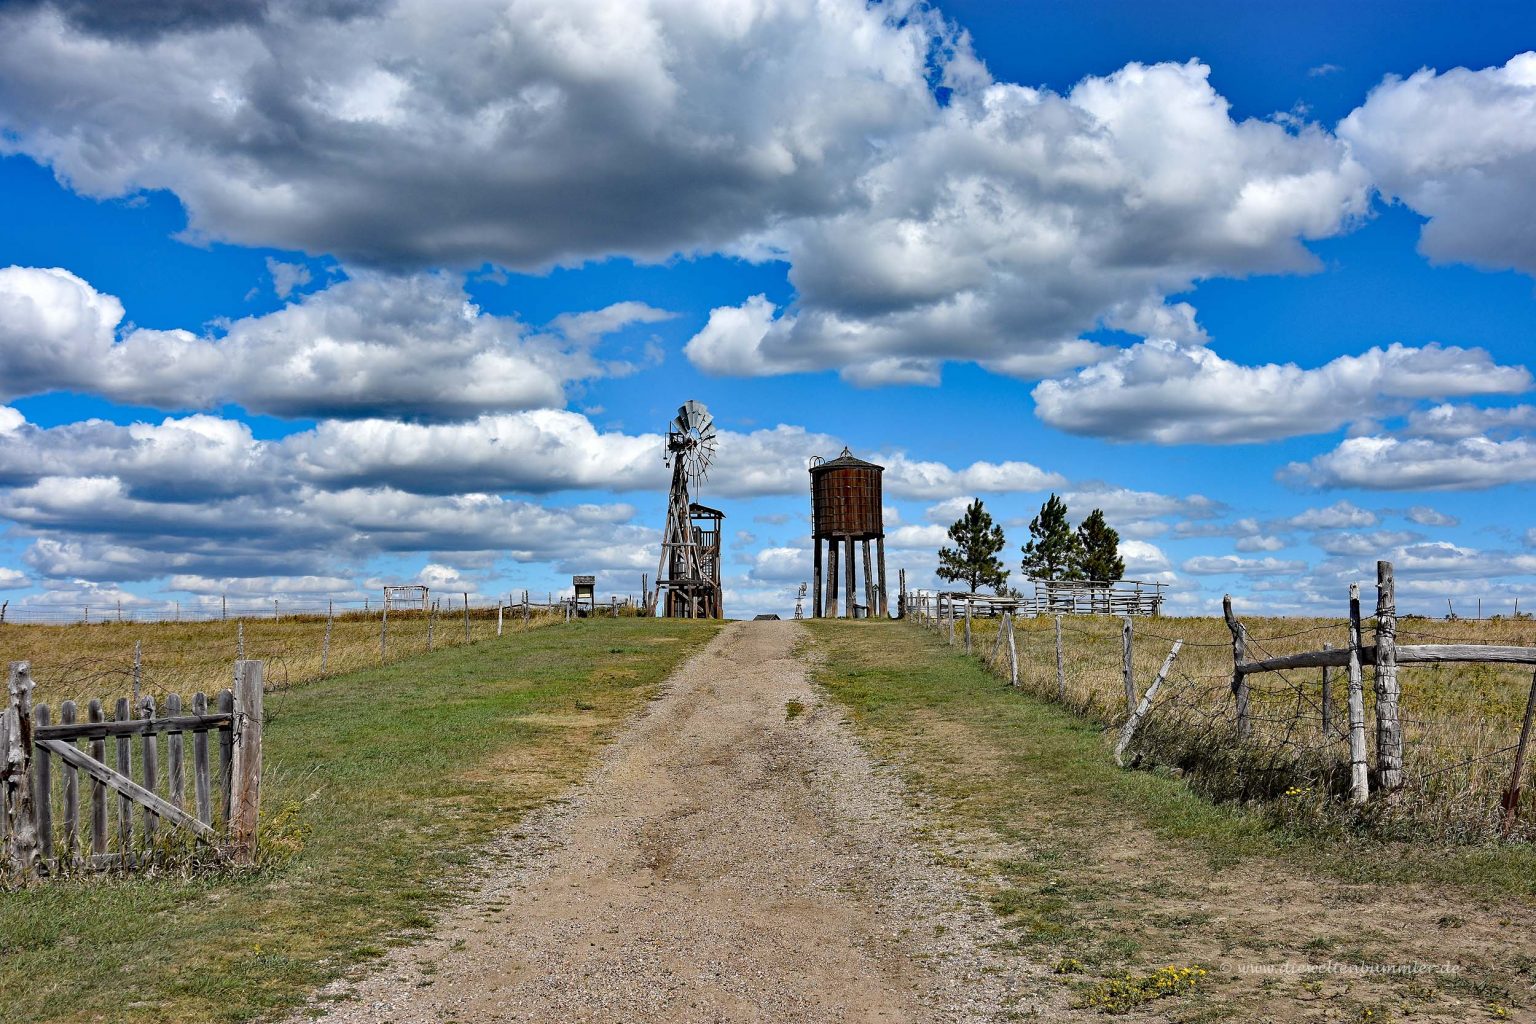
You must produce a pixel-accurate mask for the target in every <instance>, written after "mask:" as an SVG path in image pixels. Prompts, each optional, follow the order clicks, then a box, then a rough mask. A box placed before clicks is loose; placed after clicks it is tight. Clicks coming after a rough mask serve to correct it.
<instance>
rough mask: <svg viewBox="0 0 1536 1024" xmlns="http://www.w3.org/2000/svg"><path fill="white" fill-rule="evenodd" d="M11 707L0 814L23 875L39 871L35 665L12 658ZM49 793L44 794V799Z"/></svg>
mask: <svg viewBox="0 0 1536 1024" xmlns="http://www.w3.org/2000/svg"><path fill="white" fill-rule="evenodd" d="M6 688H7V690H8V692H9V694H10V706H9V707H8V708H6V711H5V728H4V729H3V730H0V732H4V733H5V750H4V758H5V763H4V766H3V769H4V775H5V780H4V785H3V787H0V815H4V814H7V813H8V814H9V815H10V817H11V822H10V824H11V835H10V839H11V849H10V854H11V864H12V866H13V867H14V868H15V870H16V873H17V874H18V875H20V876H21V877H22V878H36V877H37V876H38V874H39V867H38V865H39V856H38V851H37V821H36V819H35V817H34V815H35V813H36V812H35V811H34V810H33V806H32V665H31V663H30V662H25V661H13V662H11V666H10V678H9V680H8V681H7V687H6ZM46 798H47V795H46V794H44V799H46Z"/></svg>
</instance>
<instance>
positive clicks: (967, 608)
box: [965, 599, 971, 654]
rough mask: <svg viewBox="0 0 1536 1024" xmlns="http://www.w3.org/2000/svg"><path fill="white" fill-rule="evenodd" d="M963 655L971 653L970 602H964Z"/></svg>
mask: <svg viewBox="0 0 1536 1024" xmlns="http://www.w3.org/2000/svg"><path fill="white" fill-rule="evenodd" d="M965 653H966V654H970V653H971V602H970V600H969V599H967V600H966V602H965Z"/></svg>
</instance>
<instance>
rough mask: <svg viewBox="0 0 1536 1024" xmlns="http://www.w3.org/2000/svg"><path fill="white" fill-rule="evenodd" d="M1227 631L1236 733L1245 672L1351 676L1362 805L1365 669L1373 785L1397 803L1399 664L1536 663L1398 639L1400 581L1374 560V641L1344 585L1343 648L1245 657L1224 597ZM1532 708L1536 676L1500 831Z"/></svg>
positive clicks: (1352, 590)
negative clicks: (1369, 673) (1315, 671)
mask: <svg viewBox="0 0 1536 1024" xmlns="http://www.w3.org/2000/svg"><path fill="white" fill-rule="evenodd" d="M1222 611H1223V614H1224V615H1225V616H1226V620H1227V628H1228V629H1229V630H1231V632H1232V693H1233V697H1234V699H1235V701H1236V705H1237V716H1238V731H1239V733H1240V734H1246V732H1247V731H1248V727H1249V726H1248V677H1249V676H1250V675H1253V674H1255V673H1258V672H1282V671H1286V670H1289V669H1303V668H1320V669H1322V670H1323V673H1324V675H1323V680H1324V686H1328V685H1330V682H1331V681H1330V679H1329V676H1328V670H1329V669H1332V668H1343V669H1345V670H1346V671H1347V673H1348V680H1349V695H1348V702H1347V707H1348V709H1349V710H1348V714H1349V761H1350V799H1351V800H1352V801H1353V802H1355V803H1364V802H1365V801H1366V800H1368V799H1369V798H1370V793H1371V774H1372V773H1371V772H1370V771H1369V768H1368V765H1367V763H1366V735H1365V730H1366V722H1365V684H1364V678H1363V676H1364V673H1363V667H1364V666H1365V665H1370V666H1372V668H1373V669H1374V673H1373V674H1374V696H1375V698H1376V699H1375V706H1376V716H1375V717H1376V721H1375V727H1376V771H1375V773H1374V774H1375V782H1376V786H1377V787H1378V788H1379V789H1380V791H1381V794H1382V796H1383V797H1384V798H1385V799H1386V800H1388V801H1389V802H1390V801H1393V800H1396V799H1397V798H1398V796H1399V794H1400V793H1401V791H1402V786H1403V779H1404V771H1403V726H1402V721H1401V719H1400V706H1401V701H1402V689H1401V686H1400V684H1399V682H1398V675H1397V669H1398V666H1399V665H1433V664H1448V663H1461V664H1477V663H1484V664H1502V665H1531V666H1536V647H1509V646H1498V645H1492V644H1399V643H1398V642H1397V585H1396V581H1395V578H1394V574H1393V570H1392V563H1391V562H1387V561H1380V562H1377V563H1376V630H1375V637H1374V639H1375V643H1373V644H1369V645H1367V644H1364V643H1362V642H1361V640H1362V636H1363V629H1362V620H1361V614H1360V585H1359V584H1357V583H1352V584H1350V587H1349V643H1348V644H1347V645H1346V646H1345V647H1344V649H1342V650H1338V649H1334V648H1332V647H1324V648H1323V649H1322V650H1320V651H1304V652H1302V653H1300V654H1288V655H1285V656H1283V657H1278V658H1262V659H1250V658H1249V657H1248V656H1247V631H1246V630H1245V629H1244V628H1243V624H1242V623H1241V622H1240V621H1238V619H1237V617H1236V616H1235V615H1234V614H1233V613H1232V598H1231V596H1230V595H1229V596H1227V597H1226V598H1225V599H1224V600H1223V601H1222ZM1533 713H1536V674H1533V677H1532V682H1531V694H1530V697H1529V698H1528V699H1527V701H1526V708H1525V720H1524V726H1523V727H1522V729H1521V731H1520V739H1519V741H1518V743H1517V745H1516V748H1515V765H1514V772H1513V774H1512V775H1511V778H1510V781H1509V786H1508V788H1507V790H1506V791H1505V794H1504V801H1503V802H1504V810H1505V822H1504V827H1505V831H1506V832H1507V831H1509V829H1510V828H1511V827H1512V826H1513V824H1514V815H1515V809H1516V808H1517V807H1518V805H1519V802H1520V789H1521V780H1522V778H1523V776H1524V771H1525V760H1526V752H1527V749H1528V747H1529V744H1530V740H1531V719H1532V717H1533Z"/></svg>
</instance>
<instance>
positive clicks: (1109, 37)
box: [0, 0, 1536, 615]
mask: <svg viewBox="0 0 1536 1024" xmlns="http://www.w3.org/2000/svg"><path fill="white" fill-rule="evenodd" d="M1533 50H1536V12H1532V10H1531V9H1530V5H1528V4H1525V5H1517V4H1480V5H1478V6H1477V7H1476V8H1475V9H1473V10H1470V11H1469V10H1467V9H1466V8H1464V7H1452V6H1451V5H1449V4H1428V3H1421V4H1412V5H1407V6H1405V5H1402V4H1390V5H1389V4H1374V3H1364V4H1353V5H1338V4H1321V3H1316V4H1287V5H1273V4H1251V5H1239V6H1233V7H1230V8H1227V9H1223V10H1222V11H1220V12H1219V13H1217V12H1215V10H1214V9H1213V8H1211V7H1210V5H1205V4H1156V5H1147V4H1139V5H1132V4H1096V5H1083V4H1064V3H1063V4H1033V5H1023V4H1002V3H980V2H951V3H943V4H938V5H934V6H929V5H923V4H917V3H912V2H909V0H898V2H890V3H886V4H879V5H871V6H866V5H864V4H863V3H859V2H842V0H822V2H819V3H817V2H812V0H773V2H769V0H760V2H753V3H748V2H745V0H742V2H739V3H734V2H723V0H711V2H704V0H653V2H646V3H634V2H628V3H622V4H621V3H617V2H608V0H584V2H581V3H556V2H554V0H503V2H497V3H489V2H486V3H480V2H473V3H471V2H465V3H460V4H453V5H442V4H436V5H434V4H426V3H415V2H406V0H400V2H389V3H385V2H379V3H368V2H360V3H357V4H351V5H340V6H338V5H328V4H320V3H311V2H307V0H271V2H269V3H236V4H230V5H225V6H223V7H220V8H217V9H213V13H210V9H209V8H207V7H206V5H202V4H180V3H178V2H176V0H155V2H144V3H134V4H121V3H119V4H110V5H109V4H93V3H89V2H85V0H67V2H66V0H60V2H57V3H37V2H28V3H22V4H13V5H10V6H8V7H7V8H6V9H5V10H4V11H0V154H3V155H0V403H4V404H3V407H0V489H3V491H4V494H3V495H0V497H3V504H0V521H3V523H4V528H3V532H0V587H3V588H5V589H4V590H3V591H0V600H9V601H10V602H11V604H12V606H36V607H37V608H55V607H57V608H64V607H76V606H81V605H86V604H91V605H94V606H95V607H98V608H100V607H104V606H106V607H110V606H111V605H113V604H115V602H117V601H119V600H121V601H123V602H124V603H125V606H129V607H132V606H136V605H138V606H143V607H145V608H152V607H162V606H164V605H165V604H166V603H167V602H171V601H176V602H180V603H181V605H182V606H183V607H199V606H201V607H213V606H215V605H217V603H218V602H219V601H221V600H222V599H223V598H224V597H225V596H226V595H227V596H228V598H229V600H230V601H231V602H232V603H235V604H236V605H238V604H240V603H242V602H246V603H250V604H252V605H253V606H254V605H262V604H264V603H265V602H266V601H268V600H269V599H270V598H271V597H272V596H278V597H280V598H281V599H283V600H286V601H289V602H290V603H311V604H314V603H321V602H324V601H326V600H330V599H335V600H339V601H361V600H362V599H363V597H364V596H365V595H371V594H375V593H376V592H377V587H378V586H380V585H381V584H382V583H384V582H415V581H417V580H421V581H423V582H427V583H429V584H431V585H433V586H438V587H442V588H445V589H448V590H451V591H458V590H463V589H468V590H472V591H473V592H475V593H476V594H478V595H481V596H483V597H489V596H491V595H495V594H502V593H508V592H513V591H520V590H521V589H523V588H525V587H527V588H529V589H532V590H533V591H535V592H543V591H547V590H553V591H559V590H560V589H562V587H565V586H568V583H569V576H570V575H571V574H572V573H573V572H596V573H597V574H598V575H599V576H600V583H599V589H600V590H602V591H603V592H604V593H608V592H618V593H633V592H636V591H638V588H639V576H640V573H642V572H650V573H654V571H655V561H656V548H655V545H656V543H657V541H658V534H659V529H660V526H661V522H660V518H661V515H662V510H663V499H664V494H663V492H662V488H663V487H664V485H665V471H664V469H663V467H662V465H661V459H660V440H659V437H658V432H659V431H660V430H662V429H663V428H664V425H665V423H666V421H667V419H668V418H669V417H670V416H671V415H672V413H673V412H674V411H675V409H676V407H677V406H678V405H679V404H680V403H681V402H683V401H684V400H686V399H689V398H695V399H698V400H701V401H703V402H705V403H706V404H707V405H708V406H709V407H710V409H711V410H712V411H713V412H714V414H715V416H716V420H717V422H718V423H719V424H720V425H721V427H722V428H723V429H724V430H725V431H726V434H725V438H724V441H723V443H722V446H721V451H720V461H719V464H718V465H717V466H716V468H715V470H714V472H713V474H712V477H711V481H710V483H709V485H708V486H707V488H706V492H705V494H703V495H701V496H700V497H702V499H703V500H705V501H707V502H709V503H710V504H713V505H717V506H719V507H721V508H722V509H723V510H725V511H726V512H727V514H728V519H727V527H728V531H727V563H728V576H729V578H728V581H727V588H726V589H727V605H728V611H729V612H730V613H731V614H735V615H745V614H751V613H755V612H758V611H780V612H786V611H788V609H789V607H790V605H791V604H792V601H793V598H792V595H793V592H794V589H795V587H796V586H797V585H798V583H799V582H800V581H801V580H804V579H806V578H808V575H809V571H810V567H809V552H808V538H807V536H806V525H807V524H806V521H805V514H806V511H807V504H808V502H807V497H806V494H805V475H804V466H805V459H806V458H807V457H809V456H812V455H824V456H831V455H835V454H836V453H837V451H838V450H840V449H841V447H842V446H843V445H845V444H846V445H849V446H850V447H851V448H852V449H853V451H854V452H855V453H856V454H859V455H861V456H863V457H867V458H874V459H877V460H879V461H883V462H884V463H885V464H886V465H887V466H888V467H889V469H888V473H887V490H888V492H889V493H888V505H889V518H888V523H887V529H888V532H889V534H890V539H889V541H888V546H889V548H890V551H891V555H890V561H891V563H892V571H893V575H894V569H895V568H896V567H898V566H902V567H905V568H907V569H908V572H909V576H910V577H911V578H912V579H913V580H914V581H915V582H917V583H919V584H927V583H931V582H932V577H931V575H930V574H931V571H932V568H933V564H934V553H935V551H936V549H937V547H938V545H939V544H940V543H941V542H942V534H943V527H944V526H945V525H947V524H948V522H949V521H951V520H952V519H953V518H954V517H955V514H956V512H957V505H958V504H959V503H960V502H961V499H964V498H968V497H970V496H978V497H981V498H982V499H984V500H985V501H986V503H987V505H988V507H989V508H990V509H991V510H992V511H993V513H994V515H995V516H996V517H997V518H998V519H999V520H1000V521H1002V522H1004V523H1005V524H1006V526H1007V529H1008V536H1009V540H1010V545H1009V549H1008V550H1009V557H1010V561H1011V562H1012V563H1013V564H1014V565H1015V568H1016V564H1017V550H1018V545H1019V544H1021V543H1023V541H1024V540H1025V539H1026V529H1025V523H1026V522H1027V520H1028V518H1029V517H1030V515H1031V514H1032V513H1033V512H1034V511H1035V510H1036V509H1038V507H1039V505H1040V503H1041V502H1042V501H1043V500H1044V499H1045V497H1046V496H1047V495H1048V494H1049V493H1051V492H1052V491H1055V492H1059V493H1065V494H1066V495H1067V498H1068V502H1069V505H1070V507H1071V509H1072V510H1073V512H1074V514H1075V515H1076V516H1081V515H1083V514H1086V513H1087V512H1088V511H1089V510H1090V509H1092V508H1094V507H1102V508H1104V510H1105V512H1106V514H1107V516H1108V518H1109V520H1110V522H1111V523H1112V524H1113V525H1115V526H1117V527H1118V528H1120V529H1121V531H1122V535H1123V541H1124V546H1125V553H1126V554H1127V556H1128V561H1129V563H1130V569H1131V574H1132V575H1135V576H1137V577H1140V578H1145V579H1158V580H1162V581H1163V582H1166V583H1167V584H1168V585H1169V587H1170V592H1171V594H1172V595H1173V596H1172V598H1171V604H1170V608H1171V609H1173V610H1176V611H1179V612H1189V613H1209V612H1211V611H1213V610H1214V609H1215V608H1216V607H1218V605H1219V601H1220V597H1221V594H1222V593H1224V592H1231V593H1233V594H1235V595H1237V596H1238V598H1239V600H1240V601H1241V602H1245V603H1246V604H1247V605H1248V606H1250V607H1253V608H1255V609H1259V608H1262V609H1267V610H1274V611H1286V612H1292V611H1299V612H1315V613H1318V614H1335V613H1337V612H1338V610H1339V607H1340V606H1341V604H1342V599H1343V595H1344V592H1345V588H1346V586H1347V582H1348V581H1349V580H1351V579H1367V578H1369V577H1370V575H1371V574H1372V573H1373V568H1372V563H1373V562H1374V561H1375V559H1377V558H1380V557H1387V558H1391V559H1393V560H1394V561H1396V562H1397V563H1398V564H1399V566H1400V569H1399V572H1400V578H1401V579H1402V581H1403V582H1402V583H1401V584H1400V593H1401V594H1402V604H1403V606H1404V607H1405V608H1407V609H1408V610H1411V611H1420V612H1426V613H1430V614H1441V613H1443V612H1444V610H1445V601H1446V599H1447V598H1451V599H1453V600H1455V601H1456V602H1457V605H1458V610H1459V611H1470V610H1471V609H1472V608H1473V607H1475V602H1476V600H1477V599H1478V598H1482V599H1483V601H1484V606H1485V610H1488V611H1494V610H1507V608H1508V607H1509V606H1511V605H1512V603H1513V601H1514V600H1515V599H1516V598H1517V597H1526V598H1527V599H1528V603H1529V601H1530V600H1536V534H1532V533H1531V532H1529V524H1528V522H1527V520H1526V517H1525V516H1523V515H1522V514H1521V512H1522V511H1523V509H1524V503H1525V502H1526V501H1527V500H1528V499H1529V494H1530V485H1531V481H1532V480H1533V479H1536V439H1533V438H1532V437H1531V433H1532V430H1533V429H1536V407H1533V405H1532V404H1531V400H1530V392H1531V390H1532V388H1533V383H1532V378H1531V374H1530V372H1529V370H1528V369H1527V366H1528V364H1529V361H1530V360H1529V356H1528V355H1527V353H1528V351H1529V348H1530V339H1531V334H1532V325H1533V324H1536V316H1533V314H1536V283H1533V277H1536V218H1533V216H1532V214H1531V213H1530V211H1531V210H1532V209H1536V54H1533V53H1532V52H1531V51H1533Z"/></svg>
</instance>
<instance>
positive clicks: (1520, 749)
mask: <svg viewBox="0 0 1536 1024" xmlns="http://www.w3.org/2000/svg"><path fill="white" fill-rule="evenodd" d="M38 710H39V711H42V710H45V709H42V708H39V709H38ZM1533 716H1536V673H1533V674H1532V676H1531V694H1530V696H1529V697H1527V698H1526V699H1525V721H1524V722H1522V723H1521V725H1520V742H1519V743H1518V744H1516V745H1515V767H1514V770H1513V771H1512V772H1510V774H1509V789H1507V790H1505V792H1504V838H1506V839H1508V838H1509V834H1510V833H1511V832H1513V831H1514V829H1515V812H1516V811H1518V810H1519V809H1520V788H1521V786H1520V784H1521V782H1523V781H1524V779H1525V751H1526V748H1527V747H1529V746H1530V742H1531V718H1532V717H1533Z"/></svg>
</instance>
